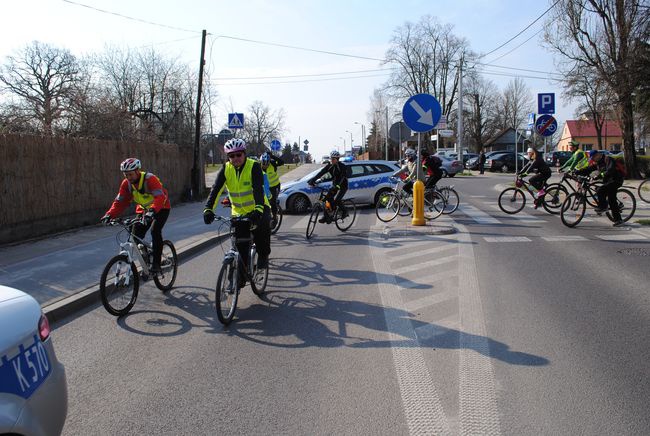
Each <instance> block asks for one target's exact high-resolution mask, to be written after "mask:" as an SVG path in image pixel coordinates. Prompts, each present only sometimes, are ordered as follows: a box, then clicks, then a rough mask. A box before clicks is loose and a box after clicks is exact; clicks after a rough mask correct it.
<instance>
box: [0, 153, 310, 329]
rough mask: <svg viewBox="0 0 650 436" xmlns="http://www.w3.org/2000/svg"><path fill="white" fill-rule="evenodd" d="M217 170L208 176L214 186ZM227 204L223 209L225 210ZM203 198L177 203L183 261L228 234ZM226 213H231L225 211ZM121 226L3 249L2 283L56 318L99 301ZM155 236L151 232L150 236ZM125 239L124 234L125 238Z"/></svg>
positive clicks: (174, 225) (304, 169)
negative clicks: (208, 213) (210, 216)
mask: <svg viewBox="0 0 650 436" xmlns="http://www.w3.org/2000/svg"><path fill="white" fill-rule="evenodd" d="M318 167H319V165H302V166H299V167H297V168H295V169H293V170H291V171H290V172H287V173H286V174H284V175H283V176H282V178H281V182H284V183H286V182H287V181H290V180H293V179H295V178H298V177H301V176H303V175H304V174H307V173H308V172H310V171H313V170H314V169H315V168H318ZM215 177H216V173H211V174H207V175H206V185H207V186H208V187H210V186H211V185H212V183H213V182H214V178H215ZM221 210H222V209H221V206H219V207H218V209H217V211H218V212H219V211H221ZM202 212H203V202H192V203H179V204H173V205H172V211H171V214H170V217H169V220H168V221H167V224H166V225H165V229H164V231H163V236H164V237H165V239H169V240H171V241H173V243H174V245H175V247H176V250H177V253H178V257H179V261H180V262H182V261H183V260H184V259H187V258H189V257H191V256H193V255H196V254H198V253H201V252H202V251H204V250H206V249H207V248H209V247H211V246H213V245H214V244H216V243H217V242H218V241H219V240H220V239H221V238H222V237H223V236H225V235H219V233H218V231H217V229H216V227H214V226H206V225H205V224H204V223H203V219H202ZM224 212H225V214H229V213H230V212H228V211H224ZM119 231H120V229H119V228H118V227H104V226H100V225H97V226H88V227H83V228H79V229H76V230H73V231H68V232H64V233H59V234H55V235H50V236H48V237H44V238H40V239H36V240H30V241H25V242H23V243H18V244H11V245H6V246H2V247H0V284H2V285H6V286H11V287H14V288H17V289H20V290H22V291H23V292H26V293H28V294H30V295H31V296H33V297H34V298H35V299H36V300H37V301H38V302H39V303H40V304H41V306H42V307H43V310H44V312H45V313H46V314H47V315H48V317H49V318H50V320H52V321H54V320H57V319H61V318H62V317H64V316H67V315H68V314H70V313H72V312H74V311H76V310H79V309H81V308H83V307H85V306H88V305H89V304H93V303H95V302H97V301H98V300H99V285H98V282H99V277H100V275H101V273H102V270H103V269H104V266H105V265H106V262H107V261H108V259H110V258H111V257H112V256H114V255H115V254H117V252H118V250H119V246H118V244H117V241H116V237H117V236H118V233H119ZM147 237H149V236H147ZM122 239H123V238H122Z"/></svg>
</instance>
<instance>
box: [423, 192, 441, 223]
mask: <svg viewBox="0 0 650 436" xmlns="http://www.w3.org/2000/svg"><path fill="white" fill-rule="evenodd" d="M445 207H447V202H446V201H445V198H444V197H443V196H442V194H440V193H439V192H438V191H433V190H429V191H425V192H424V219H425V220H428V221H431V220H434V219H436V218H438V217H439V216H440V215H442V214H443V213H444V210H445Z"/></svg>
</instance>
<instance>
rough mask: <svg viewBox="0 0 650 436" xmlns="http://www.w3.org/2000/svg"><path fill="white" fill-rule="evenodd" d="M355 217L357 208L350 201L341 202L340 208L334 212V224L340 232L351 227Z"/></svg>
mask: <svg viewBox="0 0 650 436" xmlns="http://www.w3.org/2000/svg"><path fill="white" fill-rule="evenodd" d="M356 217H357V206H356V205H355V204H354V201H352V200H343V202H342V203H341V206H340V207H338V208H337V210H336V216H335V217H334V224H336V227H338V229H339V230H340V231H342V232H345V231H346V230H347V229H349V228H350V227H352V224H354V220H355V218H356Z"/></svg>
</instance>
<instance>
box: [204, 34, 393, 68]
mask: <svg viewBox="0 0 650 436" xmlns="http://www.w3.org/2000/svg"><path fill="white" fill-rule="evenodd" d="M216 37H217V38H227V39H234V40H237V41H244V42H252V43H255V44H264V45H271V46H274V47H283V48H291V49H294V50H303V51H310V52H314V53H324V54H329V55H334V56H344V57H348V58H356V59H366V60H369V61H378V62H384V61H385V59H378V58H371V57H367V56H357V55H351V54H348V53H339V52H335V51H327V50H317V49H314V48H307V47H297V46H295V45H286V44H277V43H274V42H266V41H258V40H255V39H247V38H238V37H236V36H229V35H217V36H216Z"/></svg>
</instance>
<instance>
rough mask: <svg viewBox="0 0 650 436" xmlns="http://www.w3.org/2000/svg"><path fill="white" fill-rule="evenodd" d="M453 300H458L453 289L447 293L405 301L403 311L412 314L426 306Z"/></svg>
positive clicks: (456, 291) (456, 292)
mask: <svg viewBox="0 0 650 436" xmlns="http://www.w3.org/2000/svg"><path fill="white" fill-rule="evenodd" d="M455 299H458V290H457V289H455V288H454V289H452V290H449V291H447V292H440V293H438V294H432V295H427V296H426V297H422V298H418V299H417V300H412V301H407V302H406V303H404V310H408V311H409V312H414V311H416V310H419V309H423V308H425V307H427V306H433V305H434V304H438V303H442V302H443V301H447V300H455Z"/></svg>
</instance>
